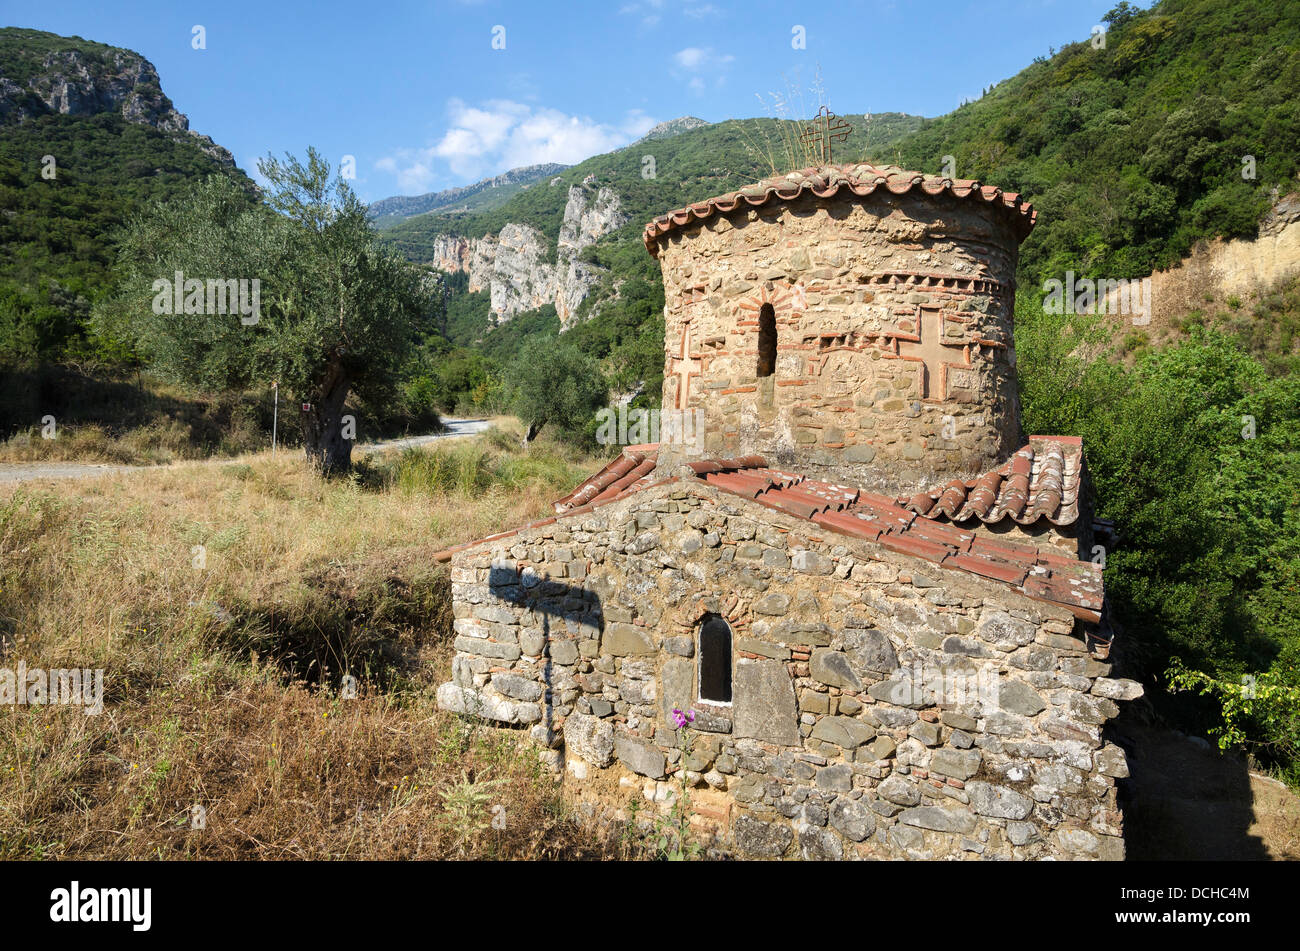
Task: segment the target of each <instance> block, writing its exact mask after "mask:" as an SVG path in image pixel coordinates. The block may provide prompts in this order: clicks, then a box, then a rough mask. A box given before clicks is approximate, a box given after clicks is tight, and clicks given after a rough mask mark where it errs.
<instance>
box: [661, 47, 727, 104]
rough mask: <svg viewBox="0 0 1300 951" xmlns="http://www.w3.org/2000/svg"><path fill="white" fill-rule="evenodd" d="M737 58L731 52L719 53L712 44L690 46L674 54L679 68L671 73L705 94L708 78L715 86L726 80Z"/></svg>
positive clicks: (693, 89)
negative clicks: (728, 71) (727, 73)
mask: <svg viewBox="0 0 1300 951" xmlns="http://www.w3.org/2000/svg"><path fill="white" fill-rule="evenodd" d="M735 59H736V57H734V56H732V55H731V54H730V53H719V52H717V51H716V50H714V49H713V47H711V46H703V47H700V46H688V47H686V48H685V49H683V50H678V51H677V52H676V53H674V54H673V62H674V63H676V66H677V68H675V69H673V70H671V73H672V75H673V76H674V77H675V78H677V79H684V80H685V81H686V87H687V88H688V89H690V90H691V92H693V93H695V94H697V95H703V94H704V91H705V90H706V89H707V88H708V85H709V84H708V80H710V79H711V80H712V81H713V85H714V86H715V87H717V86H721V85H722V84H723V83H724V82H726V72H727V70H728V68H729V67H730V66H731V64H732V63H733V62H735Z"/></svg>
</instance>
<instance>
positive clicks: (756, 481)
mask: <svg viewBox="0 0 1300 951" xmlns="http://www.w3.org/2000/svg"><path fill="white" fill-rule="evenodd" d="M656 449H657V447H653V446H652V447H637V451H636V452H635V453H634V452H632V451H631V450H628V451H626V452H625V456H624V457H620V459H618V460H615V461H614V462H612V463H610V464H609V465H608V466H606V467H605V468H604V469H602V470H601V471H600V472H598V473H596V475H594V476H592V477H591V478H590V479H587V480H586V481H585V482H583V484H582V485H581V486H579V487H578V488H577V489H575V490H574V491H573V492H572V493H570V494H569V495H568V496H566V497H565V499H562V500H560V501H559V502H557V503H556V510H557V513H558V515H555V516H551V517H549V518H545V519H542V520H540V521H538V522H534V523H532V524H531V525H525V526H522V527H521V528H518V529H515V530H513V531H509V532H502V533H499V534H497V535H491V536H488V537H487V538H484V539H479V540H478V541H474V542H467V543H465V544H462V545H456V546H453V547H451V548H448V549H445V550H444V551H441V552H439V553H438V554H437V555H435V556H434V557H435V558H436V559H437V560H439V561H447V560H449V559H450V558H451V556H452V555H453V554H455V553H456V552H460V551H464V550H466V549H469V548H473V547H474V546H476V545H479V544H482V543H483V542H489V541H495V540H499V539H502V538H507V537H509V536H511V535H515V534H518V533H519V532H521V531H524V530H526V529H529V528H534V527H537V526H539V525H546V524H549V523H551V522H554V521H556V519H557V517H558V518H563V517H566V516H568V515H576V514H579V513H582V512H587V511H590V510H591V509H592V508H595V507H596V506H598V505H605V504H608V503H609V502H612V501H616V500H618V499H622V498H626V497H627V496H628V495H630V494H631V493H633V492H637V491H640V490H642V489H644V488H646V487H648V486H650V485H659V484H662V482H665V481H669V480H665V479H661V480H658V481H656V480H655V479H654V469H655V450H656ZM629 463H630V464H629ZM1082 464H1083V456H1082V445H1081V443H1080V442H1079V440H1078V439H1070V438H1056V437H1040V436H1034V437H1031V441H1030V445H1029V446H1026V447H1024V448H1023V449H1021V450H1020V451H1019V452H1017V453H1016V454H1015V456H1013V457H1012V458H1011V459H1009V460H1008V461H1007V462H1006V463H1004V464H1003V465H1002V466H1000V467H999V468H998V469H996V470H994V471H993V472H991V473H985V474H984V475H982V476H980V477H979V478H978V479H976V480H975V481H974V482H971V483H962V482H959V481H955V480H954V481H953V482H949V483H947V484H946V485H944V486H942V487H940V488H937V489H935V490H932V491H931V492H930V493H925V494H923V495H924V498H918V497H917V496H913V497H911V498H908V499H899V500H894V499H890V498H887V497H885V496H882V495H877V494H875V493H872V492H862V491H859V490H858V489H855V488H853V487H852V486H847V485H838V484H836V483H833V482H823V481H821V480H818V479H808V478H805V477H804V476H802V475H799V474H797V473H789V472H782V471H780V470H777V469H768V468H767V463H766V461H765V460H764V459H763V458H762V457H760V456H743V457H741V458H739V459H708V460H700V461H698V462H695V463H692V464H690V465H691V469H692V470H693V471H694V472H695V474H696V478H697V479H699V480H700V481H701V482H703V483H705V484H706V485H709V486H711V487H712V488H714V489H717V490H720V491H724V492H728V493H730V494H733V495H739V496H741V497H743V498H747V499H751V500H753V501H756V502H758V503H759V504H761V505H764V506H766V507H768V508H772V509H775V510H777V511H781V512H784V513H786V514H788V515H793V516H795V517H797V518H805V519H809V520H811V521H812V522H814V523H815V524H817V525H820V526H822V527H823V528H826V529H829V530H831V531H834V532H837V533H839V534H842V535H848V536H851V537H854V538H859V539H864V540H866V541H871V542H875V543H877V544H879V545H881V546H883V547H884V548H887V549H889V550H891V551H895V552H898V553H900V554H903V555H910V556H912V557H915V558H921V559H924V560H926V561H929V562H933V563H934V564H937V565H940V566H942V567H944V568H947V569H951V570H957V571H965V572H969V573H971V574H974V575H978V576H980V577H982V578H986V579H989V580H992V581H997V582H1000V583H1003V584H1007V585H1010V586H1011V587H1013V588H1016V589H1017V590H1019V591H1021V592H1022V593H1023V594H1025V595H1027V596H1028V597H1031V598H1034V599H1036V600H1040V601H1045V602H1048V603H1050V604H1053V605H1056V606H1058V607H1060V608H1063V609H1065V610H1067V611H1069V612H1071V613H1072V614H1073V615H1074V616H1075V617H1078V618H1082V619H1083V620H1086V621H1090V622H1093V623H1096V622H1097V621H1099V620H1100V618H1101V610H1102V603H1103V588H1102V577H1101V570H1100V569H1099V568H1098V567H1097V566H1096V565H1094V564H1092V563H1091V562H1083V561H1076V560H1074V559H1072V558H1069V557H1067V556H1065V555H1062V554H1058V553H1056V552H1048V551H1041V550H1040V549H1038V548H1035V547H1033V546H1032V545H1023V544H1016V543H1014V542H1009V541H1006V540H1004V539H1001V538H987V537H983V536H976V535H975V534H974V533H973V532H969V531H963V530H962V529H961V528H959V527H958V526H957V525H954V524H951V523H948V522H943V521H939V519H941V518H951V516H952V512H956V513H957V514H958V515H959V516H961V515H962V514H963V513H965V512H967V510H969V511H970V512H972V513H974V516H975V517H978V518H980V519H981V520H983V521H990V522H991V521H998V520H1000V519H1001V518H1003V517H1004V516H1007V515H1009V514H1010V515H1012V517H1013V518H1015V515H1016V514H1018V513H1019V512H1020V511H1021V510H1022V509H1025V508H1027V510H1028V514H1029V515H1032V516H1033V519H1037V518H1040V517H1047V518H1048V519H1049V521H1053V522H1054V523H1056V524H1068V522H1070V521H1073V520H1074V518H1077V505H1076V500H1077V491H1078V473H1079V472H1080V471H1081V469H1082ZM1072 480H1073V481H1072ZM959 490H960V491H959ZM1071 492H1074V493H1075V496H1074V497H1073V498H1071V500H1070V505H1068V506H1062V505H1061V504H1060V498H1061V496H1069V494H1070V493H1071ZM593 493H594V495H593ZM1058 493H1060V495H1058ZM959 494H960V495H961V496H962V498H961V499H958V498H956V496H958V495H959ZM583 499H586V501H582V500H583ZM926 502H929V503H931V504H930V506H928V507H927V506H926V505H925V503H926ZM1071 506H1074V509H1073V511H1070V512H1069V513H1068V515H1067V514H1066V512H1067V509H1069V508H1070V507H1071ZM948 510H951V511H948ZM1035 512H1037V514H1034V513H1035ZM966 517H969V515H967V516H966ZM960 520H961V519H960V518H958V519H953V521H960ZM1015 520H1016V521H1021V522H1022V523H1023V521H1024V519H1019V518H1016V519H1015Z"/></svg>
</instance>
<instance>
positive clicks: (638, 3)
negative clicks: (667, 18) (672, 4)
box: [618, 0, 664, 26]
mask: <svg viewBox="0 0 1300 951" xmlns="http://www.w3.org/2000/svg"><path fill="white" fill-rule="evenodd" d="M663 8H664V0H634V2H632V3H625V4H623V5H622V6H621V7H619V8H618V12H619V13H621V14H623V15H624V16H634V17H637V18H639V19H640V20H641V25H642V26H654V25H655V24H657V23H658V22H659V20H660V18H661V14H660V11H661V10H663Z"/></svg>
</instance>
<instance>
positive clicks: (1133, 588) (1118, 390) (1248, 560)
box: [1016, 280, 1300, 785]
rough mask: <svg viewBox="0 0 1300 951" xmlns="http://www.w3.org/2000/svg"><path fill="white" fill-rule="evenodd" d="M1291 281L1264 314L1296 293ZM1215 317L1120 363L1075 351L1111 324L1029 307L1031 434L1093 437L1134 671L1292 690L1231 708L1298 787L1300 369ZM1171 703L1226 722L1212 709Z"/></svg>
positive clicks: (1023, 348) (1101, 342)
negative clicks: (1278, 368)
mask: <svg viewBox="0 0 1300 951" xmlns="http://www.w3.org/2000/svg"><path fill="white" fill-rule="evenodd" d="M1297 288H1300V280H1297V281H1295V282H1292V284H1291V285H1290V287H1289V289H1287V291H1285V292H1280V293H1279V294H1277V295H1276V296H1275V297H1274V299H1273V300H1272V301H1270V302H1269V303H1266V304H1261V306H1260V309H1261V311H1263V310H1265V309H1267V308H1276V307H1285V306H1287V302H1288V301H1291V302H1294V295H1295V293H1296V290H1297ZM1298 313H1300V312H1298V311H1297V310H1294V309H1292V310H1289V311H1288V321H1294V320H1295V319H1296V317H1297V315H1298ZM1261 319H1263V318H1261ZM1206 323H1207V324H1208V326H1204V327H1203V326H1195V327H1192V328H1191V329H1190V331H1189V335H1188V337H1187V339H1186V340H1184V341H1183V342H1181V343H1179V344H1177V345H1175V346H1172V347H1170V348H1166V349H1164V350H1150V351H1147V352H1145V353H1143V354H1142V355H1140V357H1139V358H1138V359H1137V360H1136V362H1135V363H1133V364H1132V365H1126V364H1125V363H1123V362H1121V361H1118V360H1108V359H1104V358H1102V359H1091V358H1087V357H1084V356H1082V355H1081V354H1083V353H1088V352H1092V351H1094V350H1095V348H1097V347H1098V346H1105V344H1106V341H1107V339H1108V338H1109V337H1110V335H1111V331H1110V328H1108V327H1106V326H1105V325H1103V324H1101V323H1100V322H1098V321H1097V320H1095V319H1093V318H1086V317H1075V316H1072V317H1061V316H1054V315H1050V314H1043V313H1042V311H1041V309H1040V310H1035V309H1034V307H1033V306H1032V304H1030V305H1028V306H1025V307H1024V308H1022V309H1021V310H1020V311H1019V320H1018V322H1017V328H1016V348H1017V351H1018V367H1019V372H1020V383H1021V396H1022V400H1023V405H1024V424H1025V429H1026V431H1029V432H1050V433H1068V434H1073V435H1079V436H1082V437H1083V443H1084V448H1085V453H1086V456H1087V460H1088V468H1089V471H1090V472H1091V473H1092V477H1093V479H1094V481H1095V484H1096V488H1097V496H1098V500H1099V503H1100V511H1099V513H1098V514H1099V515H1100V516H1101V517H1103V518H1107V519H1110V520H1112V521H1113V522H1114V523H1115V525H1116V527H1117V529H1118V531H1119V535H1120V543H1119V545H1118V547H1117V548H1116V549H1115V550H1114V551H1112V552H1107V553H1106V556H1105V559H1106V560H1105V578H1106V592H1107V598H1108V599H1109V601H1110V604H1111V611H1112V616H1113V618H1114V620H1115V621H1116V622H1117V624H1118V626H1119V630H1120V639H1119V643H1120V651H1121V655H1120V656H1121V658H1122V660H1123V662H1124V663H1125V664H1127V665H1128V668H1129V672H1130V673H1131V674H1133V675H1136V676H1139V677H1141V678H1143V679H1146V680H1148V681H1149V682H1160V683H1164V684H1166V685H1167V684H1168V683H1169V676H1170V675H1171V674H1174V673H1176V672H1177V671H1180V670H1185V669H1190V670H1194V671H1201V672H1203V673H1204V674H1205V676H1206V677H1208V678H1209V679H1210V680H1211V681H1214V682H1216V683H1222V684H1227V685H1237V686H1240V685H1241V684H1242V683H1243V682H1245V683H1252V684H1260V685H1263V684H1269V683H1272V684H1275V685H1276V686H1278V687H1280V688H1282V689H1281V690H1280V691H1275V692H1274V694H1273V695H1272V696H1271V697H1261V698H1260V701H1259V704H1258V705H1257V707H1255V708H1254V709H1253V710H1250V711H1247V712H1244V713H1240V714H1239V715H1237V716H1236V718H1235V719H1236V723H1235V724H1233V725H1234V726H1235V729H1236V731H1235V733H1233V734H1231V735H1232V736H1233V737H1234V738H1235V741H1236V742H1237V743H1240V744H1242V745H1245V746H1246V747H1247V748H1248V749H1249V750H1250V751H1251V752H1252V753H1253V754H1255V755H1256V757H1257V759H1258V760H1259V762H1260V763H1261V764H1263V765H1266V766H1269V767H1271V768H1275V769H1276V770H1278V771H1279V772H1280V773H1281V774H1282V775H1283V776H1285V777H1286V778H1287V779H1288V781H1289V782H1291V783H1292V784H1293V785H1300V721H1297V719H1296V718H1295V716H1294V713H1295V712H1296V711H1297V710H1300V704H1298V703H1297V700H1298V699H1300V374H1296V373H1295V372H1280V373H1279V372H1272V373H1271V372H1270V368H1269V367H1268V366H1266V365H1265V364H1264V363H1263V362H1261V361H1260V360H1258V359H1256V358H1255V357H1253V356H1251V354H1250V353H1249V351H1248V349H1247V346H1246V344H1248V338H1243V336H1241V335H1234V334H1233V333H1232V332H1231V330H1230V329H1228V330H1225V329H1224V328H1225V327H1228V326H1230V324H1229V322H1228V321H1227V320H1224V321H1219V320H1208V321H1206ZM1171 658H1177V659H1178V660H1177V661H1171ZM1242 678H1248V679H1247V680H1246V681H1243V679H1242ZM1176 685H1177V686H1180V687H1183V688H1190V687H1195V686H1197V681H1196V680H1195V678H1188V677H1182V678H1179V679H1178V680H1177V682H1176ZM1156 696H1157V697H1159V696H1160V694H1158V693H1157V694H1156ZM1162 707H1163V709H1164V710H1165V712H1166V713H1168V714H1170V715H1173V716H1176V717H1177V718H1179V719H1181V720H1184V721H1190V722H1193V723H1199V725H1200V726H1201V727H1202V728H1211V727H1215V726H1216V717H1215V716H1214V708H1213V707H1207V706H1204V705H1192V704H1188V703H1183V702H1180V703H1177V704H1173V703H1169V702H1166V701H1162Z"/></svg>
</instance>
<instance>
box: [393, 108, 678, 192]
mask: <svg viewBox="0 0 1300 951" xmlns="http://www.w3.org/2000/svg"><path fill="white" fill-rule="evenodd" d="M447 109H448V112H449V113H450V115H451V124H450V128H448V129H447V131H446V132H445V133H443V135H442V137H441V138H440V139H438V141H437V142H435V143H434V144H433V145H430V146H427V147H425V148H420V149H398V150H396V151H395V152H394V153H393V154H392V155H387V156H384V157H383V158H381V159H379V160H378V161H377V162H375V168H376V169H377V170H379V171H382V172H386V173H387V174H389V175H391V176H393V177H394V178H395V179H396V181H397V185H398V188H399V189H400V190H401V191H402V192H403V193H406V194H410V193H416V192H427V191H431V190H432V189H433V188H435V187H447V185H446V184H442V185H436V183H438V182H440V181H442V182H445V181H446V179H447V178H448V175H447V171H450V173H451V176H454V177H455V178H457V179H460V180H461V181H472V180H477V179H480V178H484V177H486V176H489V175H494V174H499V173H501V172H504V171H506V170H507V169H511V168H518V167H519V166H521V165H536V164H539V163H541V162H561V163H563V164H565V165H573V164H576V163H578V162H581V161H582V160H584V159H587V158H590V157H591V156H593V155H599V154H600V153H602V152H609V151H612V150H613V149H617V148H620V147H622V146H624V145H627V144H628V143H629V142H632V141H633V140H635V139H638V138H640V137H641V136H642V135H644V134H645V133H646V132H647V131H649V130H650V128H651V127H652V126H654V125H655V123H656V121H657V120H655V119H654V118H652V117H650V116H648V115H646V114H645V113H644V112H642V111H640V110H633V111H631V112H629V113H628V114H627V115H626V116H625V117H624V118H623V120H622V121H621V122H619V123H616V124H610V123H603V122H597V121H595V120H593V119H591V118H589V117H587V116H576V115H569V114H567V113H564V112H561V111H560V110H558V109H546V108H541V109H535V108H533V107H531V106H529V105H526V104H524V103H520V102H514V101H512V100H507V99H493V100H489V101H487V102H485V103H482V104H480V105H476V106H471V105H468V104H466V103H465V102H463V101H461V100H459V99H452V100H450V101H449V102H448V103H447Z"/></svg>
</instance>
